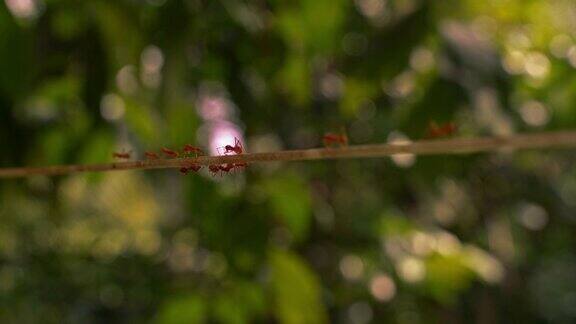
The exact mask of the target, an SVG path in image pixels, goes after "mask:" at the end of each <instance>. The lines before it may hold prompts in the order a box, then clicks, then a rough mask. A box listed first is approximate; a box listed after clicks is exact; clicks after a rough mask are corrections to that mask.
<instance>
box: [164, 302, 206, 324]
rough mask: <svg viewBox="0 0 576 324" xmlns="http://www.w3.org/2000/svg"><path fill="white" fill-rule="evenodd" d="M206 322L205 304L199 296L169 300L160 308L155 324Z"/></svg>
mask: <svg viewBox="0 0 576 324" xmlns="http://www.w3.org/2000/svg"><path fill="white" fill-rule="evenodd" d="M205 321H206V304H205V302H204V301H203V300H202V298H201V297H200V296H197V295H186V296H180V297H175V298H172V299H170V300H169V301H168V302H166V304H164V305H163V306H162V308H160V311H159V312H158V317H157V318H156V323H159V324H180V323H182V324H194V323H204V322H205Z"/></svg>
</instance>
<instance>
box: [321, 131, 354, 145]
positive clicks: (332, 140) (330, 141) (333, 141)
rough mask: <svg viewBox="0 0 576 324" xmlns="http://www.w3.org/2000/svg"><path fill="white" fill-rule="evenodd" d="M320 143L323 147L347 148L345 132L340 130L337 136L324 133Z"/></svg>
mask: <svg viewBox="0 0 576 324" xmlns="http://www.w3.org/2000/svg"><path fill="white" fill-rule="evenodd" d="M322 142H323V143H324V146H326V147H331V146H334V145H338V146H348V135H346V131H345V130H344V128H342V130H341V132H340V133H339V134H337V133H326V134H324V136H322Z"/></svg>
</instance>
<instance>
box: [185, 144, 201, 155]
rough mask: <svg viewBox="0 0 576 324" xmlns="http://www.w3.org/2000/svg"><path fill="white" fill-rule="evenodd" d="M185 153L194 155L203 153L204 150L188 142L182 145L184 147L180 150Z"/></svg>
mask: <svg viewBox="0 0 576 324" xmlns="http://www.w3.org/2000/svg"><path fill="white" fill-rule="evenodd" d="M182 151H183V152H184V154H185V155H187V154H194V155H196V156H198V155H202V154H204V151H202V149H200V148H199V147H197V146H193V145H190V144H186V145H184V149H183V150H182Z"/></svg>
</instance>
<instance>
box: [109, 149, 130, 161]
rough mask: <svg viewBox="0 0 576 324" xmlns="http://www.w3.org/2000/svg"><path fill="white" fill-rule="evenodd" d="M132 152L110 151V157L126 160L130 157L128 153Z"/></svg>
mask: <svg viewBox="0 0 576 324" xmlns="http://www.w3.org/2000/svg"><path fill="white" fill-rule="evenodd" d="M131 154H132V151H130V152H124V151H122V152H113V153H112V157H113V158H115V159H122V160H128V159H130V155H131Z"/></svg>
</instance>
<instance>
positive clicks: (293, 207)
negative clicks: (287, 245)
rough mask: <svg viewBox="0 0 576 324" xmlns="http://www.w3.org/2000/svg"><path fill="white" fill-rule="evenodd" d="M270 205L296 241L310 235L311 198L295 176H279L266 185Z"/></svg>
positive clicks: (300, 180)
mask: <svg viewBox="0 0 576 324" xmlns="http://www.w3.org/2000/svg"><path fill="white" fill-rule="evenodd" d="M265 187H266V191H267V192H268V195H269V198H270V204H271V207H272V210H273V212H274V214H275V215H276V217H278V218H279V219H280V220H281V221H282V222H283V223H284V224H285V225H286V226H287V227H288V229H289V230H290V232H291V233H292V235H293V236H294V240H295V241H300V240H302V239H304V238H305V237H306V236H307V235H308V231H309V229H310V221H311V217H310V216H311V211H310V209H311V198H310V192H309V190H308V188H307V186H306V184H305V183H304V182H303V181H302V179H301V178H300V177H298V176H297V175H295V174H284V175H283V176H282V175H278V176H277V177H274V178H271V179H270V180H268V182H267V183H266V184H265Z"/></svg>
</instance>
